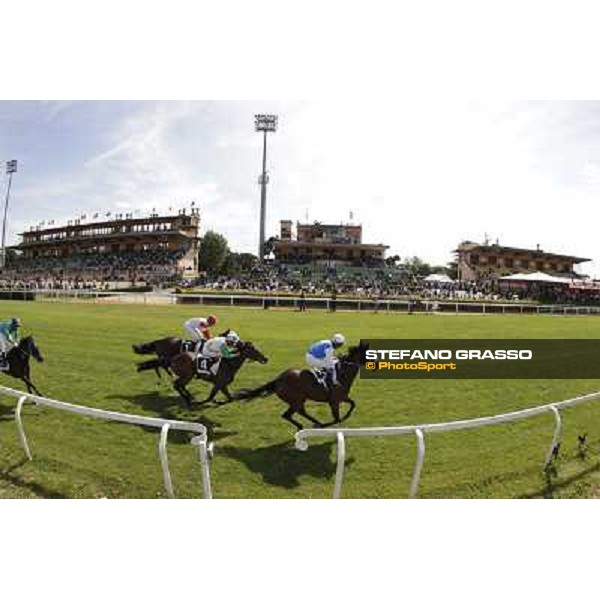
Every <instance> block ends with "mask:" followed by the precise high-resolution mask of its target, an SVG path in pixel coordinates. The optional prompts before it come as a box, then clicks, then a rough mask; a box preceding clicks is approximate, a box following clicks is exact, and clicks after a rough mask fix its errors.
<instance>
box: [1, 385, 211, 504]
mask: <svg viewBox="0 0 600 600" xmlns="http://www.w3.org/2000/svg"><path fill="white" fill-rule="evenodd" d="M0 395H3V396H10V397H13V398H17V399H18V400H17V407H16V410H15V421H16V423H17V429H18V432H19V441H20V442H21V447H22V448H23V451H24V452H25V456H27V458H28V459H29V460H32V455H31V450H30V448H29V444H28V442H27V436H26V435H25V429H24V428H23V417H22V415H21V412H22V409H23V405H24V404H25V402H32V403H34V404H37V405H42V406H48V407H50V408H56V409H59V410H64V411H67V412H71V413H76V414H78V415H84V416H86V417H93V418H96V419H103V420H105V421H117V422H119V423H129V424H130V425H142V426H144V427H155V428H156V429H159V430H160V437H159V442H158V455H159V458H160V463H161V466H162V471H163V482H164V486H165V490H166V492H167V495H168V496H169V498H175V492H174V490H173V483H172V480H171V471H170V470H169V459H168V455H167V438H168V434H169V431H171V430H177V431H189V432H191V433H195V434H196V435H195V436H194V437H193V438H192V440H191V443H192V445H193V446H196V447H197V448H198V458H199V460H200V470H201V474H202V492H203V496H204V498H206V499H210V498H212V490H211V484H210V465H209V462H210V457H211V456H212V443H210V444H209V443H208V434H207V430H206V427H205V426H204V425H202V423H192V422H190V421H173V420H169V419H158V418H154V417H143V416H140V415H129V414H125V413H120V412H115V411H110V410H102V409H99V408H90V407H87V406H79V405H77V404H70V403H69V402H61V401H59V400H52V399H50V398H44V397H42V396H35V395H33V394H28V393H26V392H21V391H19V390H14V389H12V388H8V387H4V386H0Z"/></svg>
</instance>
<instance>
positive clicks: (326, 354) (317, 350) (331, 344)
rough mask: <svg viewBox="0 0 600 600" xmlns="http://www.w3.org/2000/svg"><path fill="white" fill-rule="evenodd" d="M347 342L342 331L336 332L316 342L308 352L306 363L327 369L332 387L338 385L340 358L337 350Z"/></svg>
mask: <svg viewBox="0 0 600 600" xmlns="http://www.w3.org/2000/svg"><path fill="white" fill-rule="evenodd" d="M345 342H346V339H345V338H344V336H343V335H342V334H341V333H336V334H334V335H333V336H332V338H331V339H330V340H321V341H320V342H315V343H314V344H313V345H312V346H311V347H310V348H309V349H308V352H307V353H306V363H307V364H308V365H309V366H310V367H313V368H316V369H325V371H326V373H327V378H328V380H329V382H330V383H331V386H332V387H335V386H336V385H337V369H336V365H337V363H338V358H337V356H336V355H335V351H336V349H337V348H339V347H341V346H343V345H344V343H345Z"/></svg>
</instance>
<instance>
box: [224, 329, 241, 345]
mask: <svg viewBox="0 0 600 600" xmlns="http://www.w3.org/2000/svg"><path fill="white" fill-rule="evenodd" d="M225 339H226V340H227V341H228V342H233V343H235V342H239V341H240V336H239V335H238V334H237V333H236V332H235V331H230V332H229V333H228V334H227V335H226V336H225Z"/></svg>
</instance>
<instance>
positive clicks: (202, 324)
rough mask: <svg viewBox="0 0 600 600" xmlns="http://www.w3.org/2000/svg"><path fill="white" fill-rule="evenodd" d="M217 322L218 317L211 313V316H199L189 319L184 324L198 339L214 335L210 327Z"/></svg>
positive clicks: (208, 338)
mask: <svg viewBox="0 0 600 600" xmlns="http://www.w3.org/2000/svg"><path fill="white" fill-rule="evenodd" d="M216 324H217V317H215V316H214V315H210V316H209V317H206V318H205V317H197V318H193V319H188V320H187V321H186V322H185V323H184V324H183V326H184V328H185V329H186V331H188V332H189V333H190V334H191V335H192V337H193V338H194V339H195V340H197V341H200V340H204V341H206V340H210V338H211V337H212V335H211V333H210V328H211V327H212V326H213V325H216Z"/></svg>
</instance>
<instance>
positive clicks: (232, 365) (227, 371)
mask: <svg viewBox="0 0 600 600" xmlns="http://www.w3.org/2000/svg"><path fill="white" fill-rule="evenodd" d="M236 347H237V349H238V350H239V355H238V356H236V357H233V358H222V359H221V363H220V365H219V368H218V371H217V373H216V375H213V374H212V373H203V372H198V369H197V366H196V357H195V356H194V354H192V353H191V352H181V353H179V354H177V355H176V356H175V357H173V358H172V359H171V361H170V362H169V365H168V366H169V368H170V369H171V370H172V371H173V373H174V374H175V375H176V376H177V379H176V380H175V381H174V382H173V387H174V388H175V389H176V390H177V391H178V392H179V395H180V396H181V397H182V398H183V399H184V400H185V403H186V405H187V407H188V408H192V402H193V401H194V396H193V395H192V394H191V392H190V391H189V390H188V389H187V388H186V386H187V385H188V384H189V383H190V381H192V379H194V378H197V379H202V380H203V381H208V382H209V383H212V384H213V387H212V390H211V391H210V394H209V395H208V398H206V400H204V401H202V402H199V404H205V403H206V402H210V401H211V400H214V398H215V396H216V395H217V394H218V393H219V392H222V393H223V394H224V395H225V397H226V398H227V400H228V401H229V402H231V401H232V400H234V399H235V398H234V397H233V396H232V395H231V394H230V393H229V389H228V386H229V385H230V384H231V383H232V382H233V380H234V379H235V376H236V373H237V372H238V371H239V370H240V368H241V367H242V365H243V364H244V362H245V361H246V360H252V361H256V362H259V363H260V364H261V365H264V364H266V363H267V362H269V359H268V358H267V357H266V356H265V355H264V354H262V353H261V352H260V350H259V349H258V348H256V347H255V346H254V344H253V343H252V342H243V341H241V340H240V341H239V342H238V343H237V344H236ZM217 404H225V402H217Z"/></svg>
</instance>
